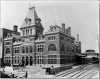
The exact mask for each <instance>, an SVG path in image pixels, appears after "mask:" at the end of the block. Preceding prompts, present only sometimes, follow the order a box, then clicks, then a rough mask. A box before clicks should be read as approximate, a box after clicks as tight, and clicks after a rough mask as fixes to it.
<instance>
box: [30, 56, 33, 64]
mask: <svg viewBox="0 0 100 79" xmlns="http://www.w3.org/2000/svg"><path fill="white" fill-rule="evenodd" d="M32 64H33V57H32V56H30V65H32Z"/></svg>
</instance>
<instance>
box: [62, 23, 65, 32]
mask: <svg viewBox="0 0 100 79" xmlns="http://www.w3.org/2000/svg"><path fill="white" fill-rule="evenodd" d="M62 31H63V32H64V33H65V23H62Z"/></svg>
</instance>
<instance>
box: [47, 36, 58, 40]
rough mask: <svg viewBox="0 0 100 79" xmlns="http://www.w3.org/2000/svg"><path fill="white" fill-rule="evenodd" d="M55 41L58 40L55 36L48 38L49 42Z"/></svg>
mask: <svg viewBox="0 0 100 79" xmlns="http://www.w3.org/2000/svg"><path fill="white" fill-rule="evenodd" d="M55 39H56V37H55V36H50V37H48V40H55Z"/></svg>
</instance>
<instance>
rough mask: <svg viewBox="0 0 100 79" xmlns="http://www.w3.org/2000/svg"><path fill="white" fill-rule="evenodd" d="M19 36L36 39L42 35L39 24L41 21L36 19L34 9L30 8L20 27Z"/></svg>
mask: <svg viewBox="0 0 100 79" xmlns="http://www.w3.org/2000/svg"><path fill="white" fill-rule="evenodd" d="M20 30H21V36H22V37H25V38H27V37H28V38H29V37H35V38H36V37H38V36H39V35H42V34H43V30H44V28H43V26H42V24H41V19H40V18H39V17H38V15H37V12H36V10H35V7H30V8H29V11H28V13H27V16H26V17H25V19H24V21H23V23H22V25H21V28H20Z"/></svg>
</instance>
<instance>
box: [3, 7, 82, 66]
mask: <svg viewBox="0 0 100 79" xmlns="http://www.w3.org/2000/svg"><path fill="white" fill-rule="evenodd" d="M65 27H66V25H65V24H64V23H62V25H61V26H58V25H53V26H50V28H49V30H48V31H47V32H45V34H43V30H44V28H43V26H42V24H41V19H40V18H39V17H38V15H37V13H36V10H35V7H30V8H29V12H28V14H27V16H26V17H25V19H24V21H23V23H22V25H21V27H20V31H21V35H13V36H11V37H8V36H7V38H5V39H4V42H5V44H4V46H5V51H4V63H10V64H13V65H19V64H24V65H33V64H34V65H37V66H40V65H41V66H51V65H54V66H62V65H66V64H69V63H74V62H75V54H76V53H81V44H80V41H79V40H78V41H77V44H76V39H75V38H74V37H73V36H72V35H71V27H68V28H65ZM8 40H9V42H10V43H9V46H8V45H7V44H6V42H7V41H8ZM7 46H8V47H10V49H9V50H8V48H6V47H7ZM10 50H11V51H10ZM79 51H80V52H79Z"/></svg>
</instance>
